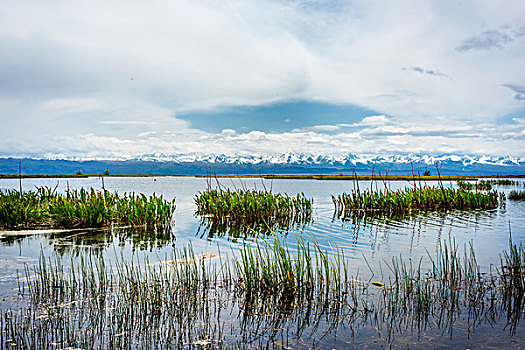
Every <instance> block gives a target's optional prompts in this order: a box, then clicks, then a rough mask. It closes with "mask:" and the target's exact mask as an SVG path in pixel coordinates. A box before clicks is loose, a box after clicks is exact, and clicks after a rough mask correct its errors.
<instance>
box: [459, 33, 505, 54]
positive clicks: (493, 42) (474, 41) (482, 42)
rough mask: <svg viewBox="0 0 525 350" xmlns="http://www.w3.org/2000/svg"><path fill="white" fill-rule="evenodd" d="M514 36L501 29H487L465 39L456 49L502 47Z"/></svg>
mask: <svg viewBox="0 0 525 350" xmlns="http://www.w3.org/2000/svg"><path fill="white" fill-rule="evenodd" d="M512 40H514V38H513V37H512V36H511V35H509V34H508V33H505V32H503V31H501V30H497V29H494V30H487V31H485V32H483V33H481V34H478V35H475V36H472V37H470V38H468V39H465V41H463V42H462V43H461V45H459V46H458V47H456V51H469V50H490V49H501V48H503V45H505V44H507V43H509V42H511V41H512Z"/></svg>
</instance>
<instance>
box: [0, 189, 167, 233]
mask: <svg viewBox="0 0 525 350" xmlns="http://www.w3.org/2000/svg"><path fill="white" fill-rule="evenodd" d="M174 210H175V201H174V200H172V201H168V200H165V199H164V198H163V197H162V196H160V197H159V196H156V195H152V196H149V197H147V196H145V195H143V194H139V195H135V194H134V193H124V195H119V194H118V193H116V192H115V193H111V192H109V191H106V190H104V191H99V190H95V189H93V188H91V189H89V190H86V189H80V190H68V191H66V193H63V194H62V193H56V192H55V191H54V190H52V189H51V188H49V187H39V188H37V190H36V191H29V192H22V193H20V192H19V191H17V190H7V191H3V192H0V227H4V228H10V229H17V228H35V227H53V228H88V227H90V228H91V227H104V226H108V225H110V224H112V223H114V224H119V225H131V226H144V225H145V226H161V227H167V226H169V225H170V222H171V218H172V216H173V211H174Z"/></svg>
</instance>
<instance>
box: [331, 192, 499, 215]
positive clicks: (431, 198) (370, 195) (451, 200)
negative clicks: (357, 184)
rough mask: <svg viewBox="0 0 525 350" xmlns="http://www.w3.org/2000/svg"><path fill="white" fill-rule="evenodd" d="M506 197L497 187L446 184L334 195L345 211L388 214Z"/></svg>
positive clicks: (480, 204) (488, 203)
mask: <svg viewBox="0 0 525 350" xmlns="http://www.w3.org/2000/svg"><path fill="white" fill-rule="evenodd" d="M504 199H505V195H504V194H503V193H499V192H497V191H488V192H472V191H469V190H465V189H462V188H459V189H453V188H444V187H443V186H440V187H436V186H421V187H407V188H404V189H399V190H397V191H389V190H385V191H371V190H368V189H367V190H365V191H359V189H357V190H353V191H352V192H351V193H343V194H341V195H339V196H337V197H335V196H333V195H332V200H333V202H334V205H335V209H336V211H337V213H339V215H340V214H341V213H343V212H350V211H365V212H378V213H381V214H387V215H402V214H410V213H414V212H419V211H432V210H443V209H494V208H496V207H497V206H498V205H499V203H500V202H501V201H503V200H504Z"/></svg>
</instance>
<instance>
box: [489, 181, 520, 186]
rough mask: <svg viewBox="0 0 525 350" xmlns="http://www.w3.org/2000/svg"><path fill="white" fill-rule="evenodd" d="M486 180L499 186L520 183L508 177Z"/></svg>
mask: <svg viewBox="0 0 525 350" xmlns="http://www.w3.org/2000/svg"><path fill="white" fill-rule="evenodd" d="M488 182H490V183H491V184H493V185H499V186H518V185H519V184H520V181H518V180H510V179H497V180H488Z"/></svg>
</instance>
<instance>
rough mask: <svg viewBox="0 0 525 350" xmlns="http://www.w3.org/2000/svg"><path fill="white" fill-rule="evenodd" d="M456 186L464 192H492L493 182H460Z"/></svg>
mask: <svg viewBox="0 0 525 350" xmlns="http://www.w3.org/2000/svg"><path fill="white" fill-rule="evenodd" d="M509 181H510V180H509ZM456 184H457V185H458V187H459V188H460V189H462V190H469V191H470V190H476V191H490V190H491V189H492V184H493V182H492V181H487V180H480V181H477V182H470V181H463V180H458V181H456Z"/></svg>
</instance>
